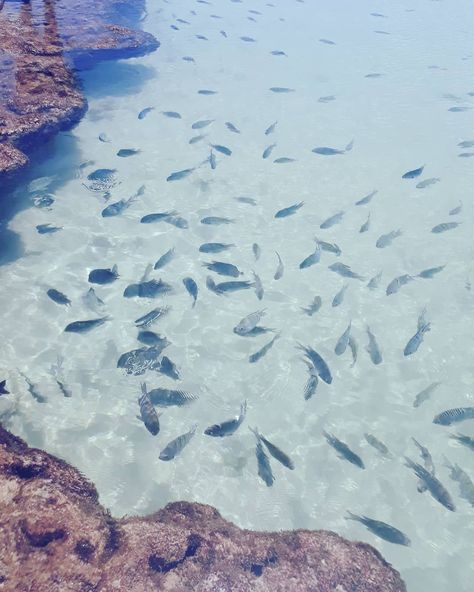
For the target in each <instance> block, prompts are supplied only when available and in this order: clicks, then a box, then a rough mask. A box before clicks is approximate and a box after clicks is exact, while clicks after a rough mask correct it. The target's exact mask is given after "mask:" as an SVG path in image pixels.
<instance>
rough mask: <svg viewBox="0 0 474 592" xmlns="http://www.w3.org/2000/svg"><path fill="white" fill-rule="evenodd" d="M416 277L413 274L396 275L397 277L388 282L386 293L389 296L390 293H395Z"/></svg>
mask: <svg viewBox="0 0 474 592" xmlns="http://www.w3.org/2000/svg"><path fill="white" fill-rule="evenodd" d="M414 279H415V278H414V277H413V276H411V275H408V274H404V275H400V276H398V277H396V278H395V279H393V280H392V281H391V282H390V283H389V284H388V286H387V289H386V291H385V293H386V294H387V296H390V294H395V293H396V292H398V290H400V288H401V287H402V286H404V285H405V284H408V283H409V282H411V281H413V280H414Z"/></svg>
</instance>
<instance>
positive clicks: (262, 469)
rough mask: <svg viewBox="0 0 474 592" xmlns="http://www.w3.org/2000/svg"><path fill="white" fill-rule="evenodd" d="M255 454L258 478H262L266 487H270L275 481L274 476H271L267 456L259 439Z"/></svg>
mask: <svg viewBox="0 0 474 592" xmlns="http://www.w3.org/2000/svg"><path fill="white" fill-rule="evenodd" d="M255 456H256V457H257V468H258V476H259V477H260V479H262V481H263V482H264V483H265V485H266V486H267V487H271V486H272V485H273V482H274V481H275V477H274V476H273V473H272V468H271V466H270V461H269V459H268V456H267V455H266V453H265V451H264V450H263V446H262V443H261V441H260V440H259V439H257V445H256V448H255Z"/></svg>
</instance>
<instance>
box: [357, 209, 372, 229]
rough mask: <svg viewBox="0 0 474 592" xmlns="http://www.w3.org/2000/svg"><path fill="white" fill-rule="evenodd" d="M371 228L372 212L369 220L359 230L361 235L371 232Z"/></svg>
mask: <svg viewBox="0 0 474 592" xmlns="http://www.w3.org/2000/svg"><path fill="white" fill-rule="evenodd" d="M369 228H370V212H369V215H368V216H367V220H366V221H365V222H364V223H363V224H362V226H361V227H360V228H359V233H363V232H367V231H368V230H369Z"/></svg>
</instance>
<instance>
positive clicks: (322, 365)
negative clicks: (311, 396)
mask: <svg viewBox="0 0 474 592" xmlns="http://www.w3.org/2000/svg"><path fill="white" fill-rule="evenodd" d="M297 348H298V349H300V350H301V351H303V352H304V353H305V356H306V357H307V359H308V360H309V362H311V364H312V365H313V366H314V368H315V370H316V371H317V373H318V376H319V377H320V378H321V380H324V382H325V383H326V384H331V382H332V375H331V371H330V370H329V366H328V365H327V363H326V362H325V361H324V360H323V358H322V357H321V356H320V355H319V354H318V352H316V351H315V350H314V349H313V348H311V347H309V346H306V345H301V343H298V345H297Z"/></svg>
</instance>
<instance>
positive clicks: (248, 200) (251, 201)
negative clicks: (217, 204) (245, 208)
mask: <svg viewBox="0 0 474 592" xmlns="http://www.w3.org/2000/svg"><path fill="white" fill-rule="evenodd" d="M234 199H235V200H237V201H240V202H241V203H245V204H248V205H249V206H256V205H257V202H256V201H255V199H254V198H253V197H245V196H244V197H234Z"/></svg>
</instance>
